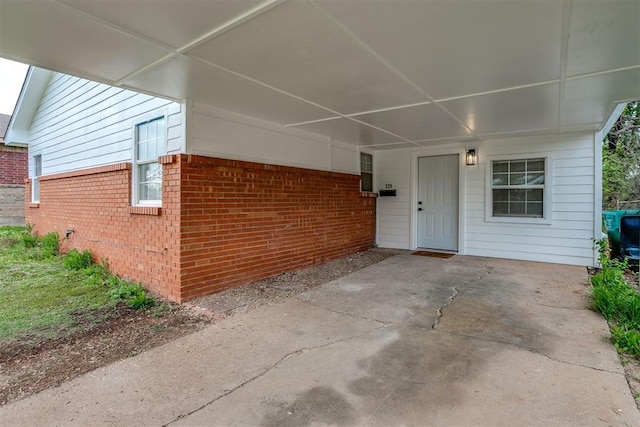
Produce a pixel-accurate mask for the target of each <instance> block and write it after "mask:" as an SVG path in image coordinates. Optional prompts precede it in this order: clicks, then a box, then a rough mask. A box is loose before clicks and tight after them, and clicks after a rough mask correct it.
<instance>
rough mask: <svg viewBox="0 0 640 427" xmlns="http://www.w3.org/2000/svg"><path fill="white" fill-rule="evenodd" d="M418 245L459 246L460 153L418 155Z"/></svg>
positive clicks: (431, 246) (442, 247)
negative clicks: (450, 154) (429, 155)
mask: <svg viewBox="0 0 640 427" xmlns="http://www.w3.org/2000/svg"><path fill="white" fill-rule="evenodd" d="M418 246H419V247H421V248H428V249H442V250H448V251H457V250H458V155H457V154H455V155H452V156H433V157H420V158H419V159H418Z"/></svg>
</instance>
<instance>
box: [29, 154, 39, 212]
mask: <svg viewBox="0 0 640 427" xmlns="http://www.w3.org/2000/svg"><path fill="white" fill-rule="evenodd" d="M41 175H42V154H36V155H35V156H33V178H32V179H31V201H32V202H34V203H38V202H39V201H40V180H39V179H38V178H40V176H41Z"/></svg>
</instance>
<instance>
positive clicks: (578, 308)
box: [534, 303, 593, 311]
mask: <svg viewBox="0 0 640 427" xmlns="http://www.w3.org/2000/svg"><path fill="white" fill-rule="evenodd" d="M534 304H535V305H539V306H541V307H549V308H561V309H564V310H584V311H593V310H591V309H590V308H588V307H568V306H563V305H552V304H541V303H534Z"/></svg>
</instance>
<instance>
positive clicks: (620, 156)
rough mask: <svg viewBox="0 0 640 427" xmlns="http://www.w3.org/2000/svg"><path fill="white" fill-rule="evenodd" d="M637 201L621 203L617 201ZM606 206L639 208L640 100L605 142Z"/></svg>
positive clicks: (626, 112)
mask: <svg viewBox="0 0 640 427" xmlns="http://www.w3.org/2000/svg"><path fill="white" fill-rule="evenodd" d="M629 201H636V203H624V204H620V205H619V204H618V202H629ZM602 205H603V208H604V209H625V208H626V209H630V208H640V101H635V102H630V103H629V104H627V106H626V108H625V109H624V111H623V112H622V115H621V116H620V118H618V120H617V121H616V123H615V125H614V126H613V128H612V129H611V131H609V133H608V134H607V136H606V137H605V138H604V141H603V144H602Z"/></svg>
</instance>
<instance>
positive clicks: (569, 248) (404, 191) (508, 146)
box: [375, 133, 599, 265]
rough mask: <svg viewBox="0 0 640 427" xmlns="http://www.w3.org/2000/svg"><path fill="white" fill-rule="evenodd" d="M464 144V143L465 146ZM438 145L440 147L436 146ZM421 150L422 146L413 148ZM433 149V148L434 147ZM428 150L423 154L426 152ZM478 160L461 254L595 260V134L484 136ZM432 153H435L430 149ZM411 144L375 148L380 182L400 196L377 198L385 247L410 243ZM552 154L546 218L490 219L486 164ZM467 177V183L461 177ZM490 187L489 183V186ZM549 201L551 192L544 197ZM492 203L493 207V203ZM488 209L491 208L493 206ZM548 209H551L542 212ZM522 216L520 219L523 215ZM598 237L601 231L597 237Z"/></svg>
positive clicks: (468, 171)
mask: <svg viewBox="0 0 640 427" xmlns="http://www.w3.org/2000/svg"><path fill="white" fill-rule="evenodd" d="M464 148H465V147H464V146H460V149H461V150H464ZM434 150H436V151H437V150H439V148H435V149H434ZM415 151H416V152H417V150H415ZM434 152H435V151H434ZM430 153H431V152H430V150H428V149H425V150H421V151H420V155H429V154H430ZM478 153H479V160H480V161H479V164H478V165H476V166H471V167H465V166H463V180H464V181H463V183H464V185H461V191H464V192H463V204H462V206H461V211H460V214H461V215H462V216H461V218H462V223H461V225H462V228H461V230H462V231H461V232H462V246H461V248H460V251H461V253H463V254H466V255H477V256H488V257H498V258H510V259H521V260H530V261H543V262H553V263H564V264H576V265H592V264H593V240H592V239H593V238H594V235H593V230H594V220H595V219H594V215H595V211H596V210H595V208H594V196H595V194H594V192H595V191H596V189H595V176H594V171H595V165H594V161H595V159H594V135H593V134H589V133H588V134H570V135H554V136H544V137H527V138H511V139H503V140H494V141H484V142H483V143H482V145H480V146H479V147H478ZM431 154H433V153H431ZM412 155H413V156H415V153H413V150H388V151H384V150H383V151H378V152H376V156H375V168H376V177H375V184H376V185H377V186H379V187H383V186H384V184H386V183H390V184H393V186H394V188H397V190H398V192H397V194H398V196H397V197H380V198H379V199H378V211H377V221H378V235H377V243H378V245H379V246H381V247H390V248H401V249H414V248H413V247H412V239H411V237H412V233H413V232H414V231H413V230H412V227H411V212H412V209H414V206H413V205H412V199H411V196H410V194H411V191H412V187H411V179H412V178H411V176H412V173H416V171H415V165H412ZM547 157H549V158H552V159H553V161H552V162H551V161H549V162H548V163H547V165H549V167H548V169H547V170H546V171H545V173H546V179H545V191H546V192H548V200H549V201H550V204H549V206H548V207H545V212H547V211H548V218H544V219H542V218H504V219H505V220H506V221H495V220H492V218H487V215H486V208H487V200H490V198H488V197H487V195H486V192H487V191H490V188H491V186H490V185H488V184H487V177H488V176H490V175H489V174H488V173H487V167H490V163H489V162H491V161H492V160H499V159H505V158H508V159H536V158H547ZM461 184H462V182H461ZM487 189H489V190H487ZM545 200H547V198H545ZM489 208H490V206H489ZM489 212H491V210H490V209H489ZM545 216H547V215H546V213H545ZM518 220H521V221H518ZM596 237H599V236H596Z"/></svg>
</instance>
